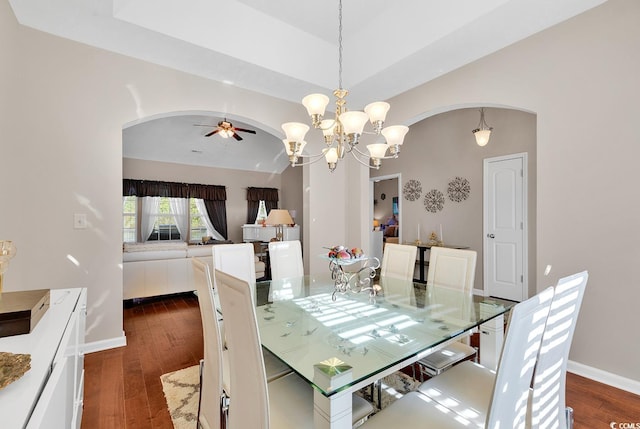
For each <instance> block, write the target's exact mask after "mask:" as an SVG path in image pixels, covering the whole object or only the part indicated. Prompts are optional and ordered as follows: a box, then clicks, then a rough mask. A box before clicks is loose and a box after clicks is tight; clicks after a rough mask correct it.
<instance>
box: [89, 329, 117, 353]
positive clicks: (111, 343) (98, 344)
mask: <svg viewBox="0 0 640 429" xmlns="http://www.w3.org/2000/svg"><path fill="white" fill-rule="evenodd" d="M126 345H127V337H126V336H125V335H124V331H123V332H122V336H121V337H115V338H109V339H108V340H100V341H94V342H92V343H85V344H84V346H83V348H82V349H83V352H84V354H87V353H93V352H101V351H103V350H109V349H115V348H117V347H124V346H126Z"/></svg>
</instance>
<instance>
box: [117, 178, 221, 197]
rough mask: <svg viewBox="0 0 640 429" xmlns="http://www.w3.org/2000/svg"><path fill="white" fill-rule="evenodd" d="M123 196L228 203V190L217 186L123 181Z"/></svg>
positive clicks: (133, 180)
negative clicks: (198, 199)
mask: <svg viewBox="0 0 640 429" xmlns="http://www.w3.org/2000/svg"><path fill="white" fill-rule="evenodd" d="M122 195H123V196H125V197H127V196H136V197H170V198H200V199H201V200H212V201H226V200H227V189H226V188H225V187H224V186H217V185H199V184H194V183H176V182H159V181H155V180H135V179H122Z"/></svg>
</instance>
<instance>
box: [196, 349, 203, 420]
mask: <svg viewBox="0 0 640 429" xmlns="http://www.w3.org/2000/svg"><path fill="white" fill-rule="evenodd" d="M203 367H204V359H200V374H199V378H200V391H202V368H203ZM201 407H202V395H198V414H197V418H196V423H197V424H196V427H198V428H199V427H200V408H201Z"/></svg>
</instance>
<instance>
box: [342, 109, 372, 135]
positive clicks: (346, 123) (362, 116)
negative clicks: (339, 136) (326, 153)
mask: <svg viewBox="0 0 640 429" xmlns="http://www.w3.org/2000/svg"><path fill="white" fill-rule="evenodd" d="M368 120H369V115H367V114H366V113H364V112H359V111H357V110H352V111H349V112H344V113H341V114H340V122H341V123H342V128H343V129H344V133H345V134H362V129H363V128H364V124H366V123H367V121H368Z"/></svg>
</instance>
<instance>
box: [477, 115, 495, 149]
mask: <svg viewBox="0 0 640 429" xmlns="http://www.w3.org/2000/svg"><path fill="white" fill-rule="evenodd" d="M491 130H493V128H492V127H490V126H489V125H487V122H486V121H485V120H484V107H483V108H482V109H480V123H479V124H478V128H476V129H475V130H473V131H472V132H473V135H474V136H476V143H478V146H486V145H487V143H489V137H491Z"/></svg>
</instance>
